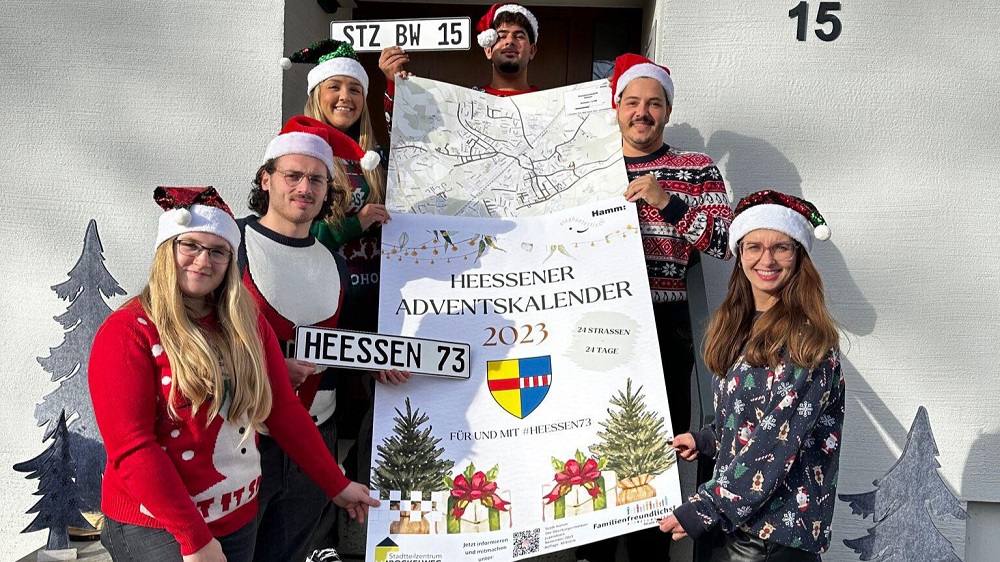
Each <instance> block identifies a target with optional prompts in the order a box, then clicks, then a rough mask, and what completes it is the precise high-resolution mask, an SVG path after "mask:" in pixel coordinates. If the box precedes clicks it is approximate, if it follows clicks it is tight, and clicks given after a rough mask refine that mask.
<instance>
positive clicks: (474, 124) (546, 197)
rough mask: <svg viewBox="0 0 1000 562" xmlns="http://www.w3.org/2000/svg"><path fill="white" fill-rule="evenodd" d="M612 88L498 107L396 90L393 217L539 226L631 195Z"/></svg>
mask: <svg viewBox="0 0 1000 562" xmlns="http://www.w3.org/2000/svg"><path fill="white" fill-rule="evenodd" d="M610 95H611V94H610V89H609V88H608V86H607V82H606V81H604V80H598V81H595V82H587V83H583V84H576V85H573V86H566V87H564V88H558V89H554V90H545V91H540V92H534V93H531V94H522V95H519V96H512V97H506V98H501V97H496V96H492V95H489V94H486V93H484V92H479V91H475V90H471V89H468V88H462V87H459V86H454V85H452V84H446V83H444V82H436V81H434V80H428V79H423V78H416V77H412V78H410V79H409V80H399V81H397V84H396V97H395V107H394V114H393V122H392V143H391V152H390V154H391V157H390V161H389V175H388V182H387V184H388V185H387V198H386V199H387V206H388V207H389V210H390V211H400V212H416V213H424V214H434V215H460V216H470V217H494V218H501V217H518V216H537V215H543V214H547V213H551V212H553V211H558V210H562V209H568V208H572V207H576V206H578V205H580V204H583V203H585V202H590V201H599V200H601V199H607V198H610V197H614V196H616V195H620V194H621V193H622V192H623V191H624V190H625V186H626V185H627V183H628V182H627V179H626V175H625V164H624V162H623V160H622V152H621V142H622V141H621V135H620V133H619V131H618V126H617V124H616V123H615V122H614V111H613V110H612V109H611V104H610Z"/></svg>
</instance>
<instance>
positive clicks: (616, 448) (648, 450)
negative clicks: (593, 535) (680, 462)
mask: <svg viewBox="0 0 1000 562" xmlns="http://www.w3.org/2000/svg"><path fill="white" fill-rule="evenodd" d="M645 399H646V397H645V395H644V394H642V387H641V386H640V387H639V388H637V389H636V390H635V392H632V379H631V378H629V379H628V380H627V381H626V384H625V391H624V392H623V391H621V390H619V391H618V395H617V396H614V397H612V398H611V404H612V406H614V407H615V408H617V409H615V410H612V409H611V408H608V419H606V420H604V421H602V422H600V426H601V427H603V428H604V431H598V432H597V436H598V437H599V438H601V440H602V441H601V442H600V443H598V444H596V445H592V446H591V447H590V451H591V452H592V453H593V454H594V455H595V456H596V457H597V458H606V459H607V464H606V465H605V467H606V468H607V469H608V470H613V471H614V472H615V474H616V475H617V477H618V481H619V485H623V484H624V486H623V487H625V488H628V487H630V484H636V486H632V487H635V488H638V487H640V486H646V485H647V482H648V478H650V477H652V476H655V475H657V474H662V473H663V472H664V471H665V470H667V469H668V468H670V466H671V465H673V464H674V463H675V462H677V460H676V458H675V457H674V455H673V454H671V450H670V446H669V445H667V434H666V432H665V431H664V429H663V426H664V423H665V422H664V418H663V416H661V415H657V414H656V413H655V412H651V411H650V410H649V409H648V408H647V407H646V402H645ZM629 480H631V481H632V482H629ZM627 491H628V490H625V491H624V492H623V493H622V494H619V502H618V503H619V505H620V504H622V503H629V502H631V501H637V500H639V499H644V497H650V495H651V494H650V490H649V489H648V488H647V489H646V490H642V491H639V492H637V493H636V494H638V495H641V496H643V497H638V496H637V495H636V494H632V493H625V492H627Z"/></svg>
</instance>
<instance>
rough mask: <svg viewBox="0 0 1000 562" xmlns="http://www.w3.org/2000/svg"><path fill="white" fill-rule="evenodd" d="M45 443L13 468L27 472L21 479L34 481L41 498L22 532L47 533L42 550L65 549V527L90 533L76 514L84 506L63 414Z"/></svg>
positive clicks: (66, 538)
mask: <svg viewBox="0 0 1000 562" xmlns="http://www.w3.org/2000/svg"><path fill="white" fill-rule="evenodd" d="M45 440H46V441H48V440H51V441H52V443H51V444H50V445H49V447H48V449H45V451H44V452H42V454H40V455H38V456H37V457H35V458H33V459H31V460H29V461H24V462H22V463H18V464H15V465H14V470H16V471H18V472H29V473H30V474H28V475H27V476H25V478H28V479H31V480H34V479H37V480H38V491H37V492H35V495H37V496H42V497H41V499H39V500H38V501H37V502H35V505H33V506H31V509H29V510H28V511H27V513H29V514H30V513H37V514H38V515H36V516H35V519H34V520H32V521H31V523H30V524H28V526H27V527H25V528H24V530H23V531H21V532H22V533H32V532H34V531H41V530H42V529H48V530H49V538H48V541H47V542H46V546H45V548H46V550H63V549H67V548H69V532H68V530H67V529H68V527H70V526H72V527H79V528H81V529H88V530H93V529H94V528H93V527H92V526H91V525H90V523H89V522H87V520H86V519H84V517H83V515H82V514H81V513H80V511H81V510H82V509H83V508H84V507H85V506H84V503H83V501H82V500H81V498H80V492H81V490H80V487H79V486H78V485H77V480H76V463H75V462H73V455H72V453H71V451H70V433H69V430H67V429H66V414H65V413H64V412H60V413H59V418H58V419H57V420H56V421H55V423H54V424H53V430H52V431H51V432H50V433H49V434H48V435H46V437H45Z"/></svg>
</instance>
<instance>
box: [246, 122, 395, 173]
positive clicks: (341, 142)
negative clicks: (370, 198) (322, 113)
mask: <svg viewBox="0 0 1000 562" xmlns="http://www.w3.org/2000/svg"><path fill="white" fill-rule="evenodd" d="M286 154H304V155H306V156H312V157H313V158H316V159H318V160H320V161H322V162H323V163H324V164H326V168H327V170H329V172H330V173H331V174H332V173H333V157H334V156H336V157H337V158H340V159H342V160H351V161H354V162H360V163H361V167H362V168H364V169H365V170H374V169H375V167H376V166H378V164H379V161H380V160H381V158H380V157H379V155H378V153H376V152H373V151H371V150H369V151H368V152H365V151H364V149H362V148H361V147H360V146H358V143H356V142H354V139H352V138H351V137H349V136H347V135H345V134H344V133H341V132H340V131H338V130H337V129H335V128H333V127H331V126H329V125H327V124H326V123H323V122H322V121H317V120H316V119H313V118H311V117H306V116H305V115H297V116H295V117H292V118H291V119H289V120H288V123H285V126H284V127H282V129H281V132H280V133H278V136H276V137H274V140H272V141H271V142H270V143H269V144H268V145H267V150H266V151H264V160H265V161H267V160H270V159H272V158H278V157H280V156H284V155H286Z"/></svg>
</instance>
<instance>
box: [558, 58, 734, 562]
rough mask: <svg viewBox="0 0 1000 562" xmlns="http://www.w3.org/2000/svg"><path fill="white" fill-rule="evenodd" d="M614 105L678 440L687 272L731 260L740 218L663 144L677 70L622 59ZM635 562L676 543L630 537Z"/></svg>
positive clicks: (687, 351)
mask: <svg viewBox="0 0 1000 562" xmlns="http://www.w3.org/2000/svg"><path fill="white" fill-rule="evenodd" d="M611 87H612V102H611V103H612V106H613V107H615V108H616V110H617V116H618V127H619V129H621V133H622V154H623V155H624V156H625V170H626V171H627V173H628V179H629V184H628V187H626V188H625V199H627V200H628V201H629V202H632V203H636V204H637V205H638V207H639V209H638V210H639V228H640V231H641V233H642V239H643V240H642V242H643V244H642V246H643V250H644V252H645V254H646V272H647V274H648V275H649V288H650V291H651V297H652V299H653V318H654V319H655V321H656V333H657V337H658V340H659V343H660V359H661V363H662V365H663V379H664V383H665V385H666V389H667V402H668V405H669V407H670V422H671V425H672V426H673V435H680V434H683V433H686V432H687V431H688V427H689V425H690V422H691V371H692V369H693V368H694V344H693V338H692V331H691V314H690V312H689V311H688V303H687V282H686V275H687V270H688V266H689V265H690V264H691V263H692V262H694V261H695V260H698V259H699V252H701V253H705V254H708V255H710V256H712V257H715V258H719V259H723V260H728V259H729V258H731V257H732V254H731V253H730V252H729V247H728V243H729V223H730V222H732V218H733V212H732V209H731V208H730V206H729V195H728V194H727V193H726V185H725V183H723V181H722V174H720V173H719V169H718V168H716V167H715V164H714V163H713V162H712V159H711V158H709V157H708V156H707V155H705V154H700V153H698V152H688V151H683V150H678V149H676V148H673V147H671V146H669V145H667V144H666V143H665V142H664V141H663V129H664V127H665V126H666V124H667V122H668V121H669V120H670V111H671V109H672V108H673V102H674V83H673V80H672V79H671V78H670V70H669V69H667V68H666V67H663V66H660V65H657V64H655V63H653V62H652V61H650V60H648V59H646V58H644V57H641V56H639V55H634V54H624V55H622V56H620V57H618V58H617V59H616V60H615V72H614V76H613V77H612V85H611ZM617 544H618V541H617V539H607V540H603V541H599V542H596V543H592V544H589V545H585V546H582V547H580V548H578V549H577V552H576V553H577V558H578V559H581V560H583V559H585V560H588V561H589V562H606V561H607V562H612V561H614V559H615V551H616V550H617ZM626 546H627V550H628V553H629V560H632V561H635V560H645V559H646V558H647V557H648V556H649V553H651V552H656V553H658V554H659V553H662V557H660V558H658V559H659V560H669V559H670V557H669V549H670V536H669V535H667V534H665V533H661V532H660V530H659V529H658V528H656V527H653V528H650V529H644V530H642V531H638V532H635V533H632V534H630V535H626Z"/></svg>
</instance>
